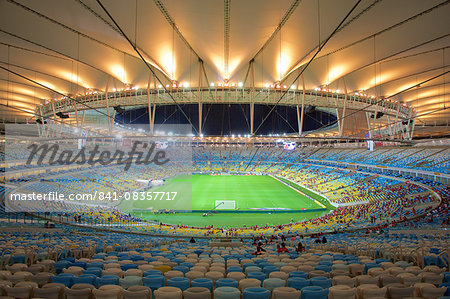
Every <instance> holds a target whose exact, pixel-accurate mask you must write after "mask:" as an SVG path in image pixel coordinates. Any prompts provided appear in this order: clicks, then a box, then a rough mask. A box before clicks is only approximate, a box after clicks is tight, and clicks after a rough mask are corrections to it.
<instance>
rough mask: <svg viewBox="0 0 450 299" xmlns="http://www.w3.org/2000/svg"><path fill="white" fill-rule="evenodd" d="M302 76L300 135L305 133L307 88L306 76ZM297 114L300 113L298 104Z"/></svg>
mask: <svg viewBox="0 0 450 299" xmlns="http://www.w3.org/2000/svg"><path fill="white" fill-rule="evenodd" d="M300 77H301V78H302V89H303V92H302V106H301V107H302V114H300V121H299V123H298V135H299V136H301V135H302V134H303V118H304V115H305V96H306V90H305V78H304V77H303V74H302V75H301V76H300ZM297 115H298V106H297Z"/></svg>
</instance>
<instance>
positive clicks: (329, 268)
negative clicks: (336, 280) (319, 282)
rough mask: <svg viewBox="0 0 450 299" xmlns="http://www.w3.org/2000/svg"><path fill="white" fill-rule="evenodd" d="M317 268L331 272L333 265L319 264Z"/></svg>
mask: <svg viewBox="0 0 450 299" xmlns="http://www.w3.org/2000/svg"><path fill="white" fill-rule="evenodd" d="M314 269H315V270H322V271H325V272H327V273H328V272H331V266H325V265H317V266H316V267H315V268H314Z"/></svg>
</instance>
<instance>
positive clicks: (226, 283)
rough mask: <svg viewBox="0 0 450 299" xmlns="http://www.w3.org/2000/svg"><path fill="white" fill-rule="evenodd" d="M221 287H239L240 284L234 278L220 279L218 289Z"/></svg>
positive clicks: (217, 282)
mask: <svg viewBox="0 0 450 299" xmlns="http://www.w3.org/2000/svg"><path fill="white" fill-rule="evenodd" d="M220 287H233V288H237V287H238V282H237V281H236V280H235V279H232V278H220V279H218V280H217V281H216V288H220Z"/></svg>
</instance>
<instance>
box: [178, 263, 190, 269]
mask: <svg viewBox="0 0 450 299" xmlns="http://www.w3.org/2000/svg"><path fill="white" fill-rule="evenodd" d="M178 266H184V267H188V268H189V269H190V268H192V267H194V264H193V263H189V262H184V263H181V264H179V265H178Z"/></svg>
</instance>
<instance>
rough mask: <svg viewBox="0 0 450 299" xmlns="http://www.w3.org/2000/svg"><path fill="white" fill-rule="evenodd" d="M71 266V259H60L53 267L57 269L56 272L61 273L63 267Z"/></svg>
mask: <svg viewBox="0 0 450 299" xmlns="http://www.w3.org/2000/svg"><path fill="white" fill-rule="evenodd" d="M69 266H70V262H69V261H59V262H56V263H54V264H53V268H54V269H55V273H56V274H59V273H61V272H62V270H63V269H65V268H69Z"/></svg>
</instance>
